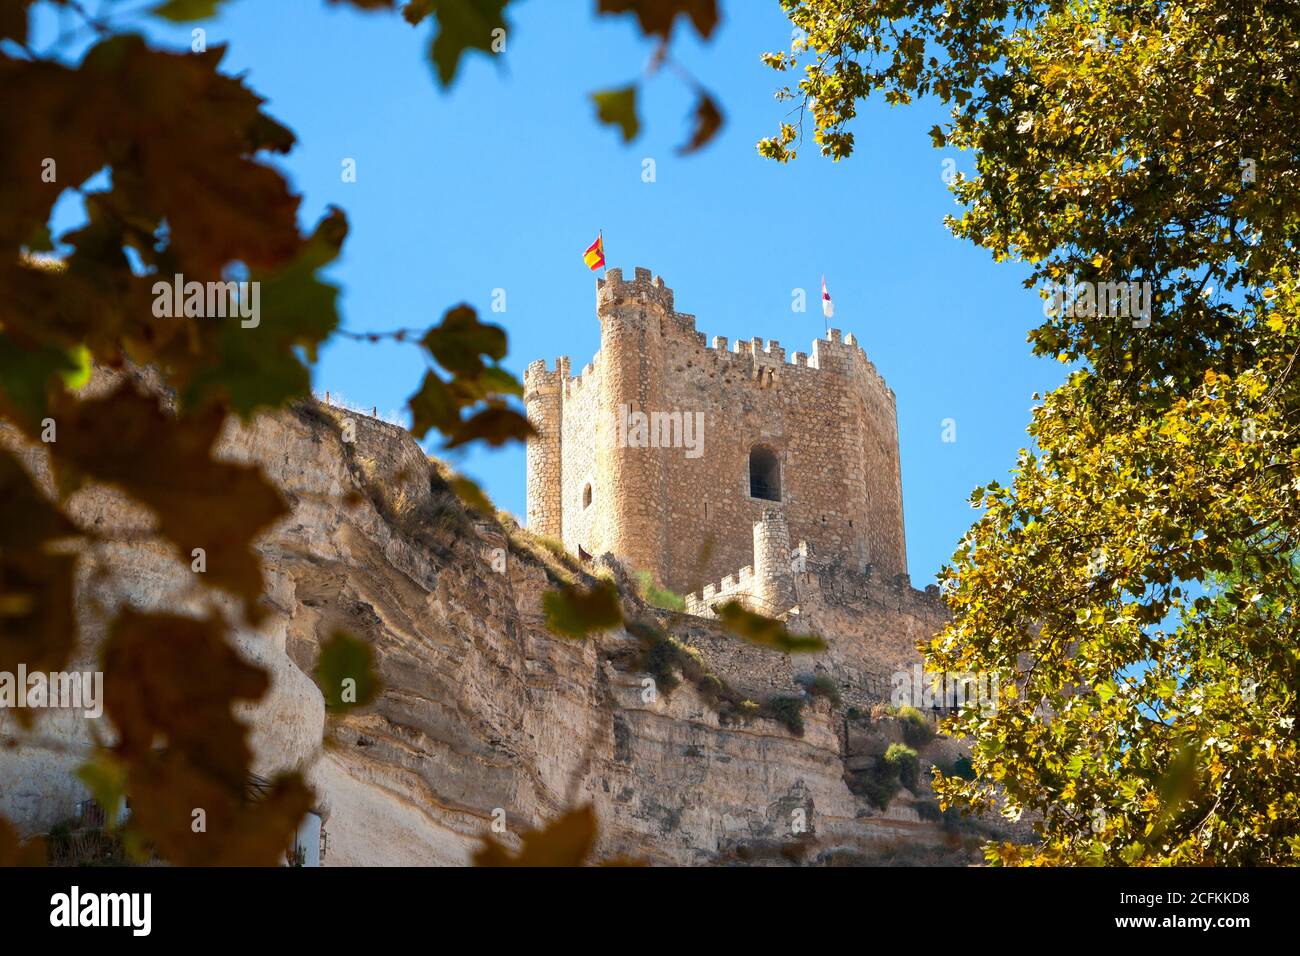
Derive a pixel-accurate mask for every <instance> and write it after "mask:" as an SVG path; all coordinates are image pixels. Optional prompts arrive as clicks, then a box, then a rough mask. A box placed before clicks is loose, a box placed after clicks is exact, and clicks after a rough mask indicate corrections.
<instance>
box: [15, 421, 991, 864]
mask: <svg viewBox="0 0 1300 956" xmlns="http://www.w3.org/2000/svg"><path fill="white" fill-rule="evenodd" d="M345 424H346V429H345ZM0 427H2V426H0ZM352 434H354V435H355V440H351V441H345V440H344V438H345V437H350V436H351V435H352ZM0 437H2V438H3V440H4V441H5V442H6V444H8V445H10V446H11V447H21V450H22V453H23V457H24V459H25V460H26V462H27V463H28V465H29V467H30V468H31V470H32V471H33V473H34V474H36V475H38V476H41V477H45V476H46V467H45V463H44V459H43V453H42V451H41V449H40V448H39V447H32V446H21V445H19V443H18V441H17V439H16V438H15V436H14V433H13V432H12V431H4V432H3V433H0ZM220 456H221V457H223V458H225V459H228V460H230V461H238V462H252V463H256V464H258V465H260V467H261V468H262V469H263V470H264V471H265V472H266V473H267V475H268V476H269V477H270V478H271V479H272V480H273V481H275V482H276V483H277V484H278V485H279V487H280V488H281V489H282V490H283V493H284V494H285V496H286V498H287V499H288V500H289V502H290V503H291V505H292V514H291V515H290V516H289V517H288V518H287V519H285V520H284V521H282V522H281V523H280V524H279V525H278V526H277V527H276V528H275V529H274V530H273V531H272V532H271V533H270V534H268V535H267V536H266V537H265V538H264V539H263V541H262V542H261V544H260V550H261V552H262V555H263V558H264V564H265V569H266V576H267V582H268V588H267V593H266V596H265V598H264V601H266V602H267V605H268V608H269V610H270V611H271V613H270V614H269V615H268V616H267V619H266V623H265V624H264V625H263V626H262V627H260V628H259V630H258V631H256V632H243V633H241V634H240V635H239V637H238V643H239V646H240V649H241V651H242V652H243V653H244V654H246V655H247V656H248V657H250V658H252V659H255V660H257V661H258V662H259V663H260V664H262V665H263V666H264V667H266V668H267V669H268V670H269V671H270V672H271V674H272V676H273V682H272V689H271V691H270V693H269V694H268V695H267V697H266V698H265V699H264V700H262V701H261V702H259V703H258V705H257V706H256V707H255V708H252V709H250V710H249V711H248V714H247V716H248V719H249V720H250V722H251V723H252V725H253V728H254V734H253V743H254V747H255V751H256V754H257V766H256V768H255V769H256V770H257V772H259V773H261V774H264V775H268V776H269V775H271V774H273V773H274V772H275V771H277V770H280V769H286V768H301V769H303V770H304V771H305V772H306V774H307V777H308V780H309V782H310V783H311V784H312V786H313V787H314V789H315V791H316V793H317V799H318V807H319V810H320V812H321V815H322V816H323V817H324V818H325V830H326V833H327V852H326V855H325V858H324V863H325V865H328V866H339V865H367V864H390V865H392V864H398V865H403V864H412V865H417V864H418V865H430V864H432V865H460V864H464V863H466V862H467V860H468V857H469V854H470V852H471V851H472V850H473V849H474V848H475V847H476V846H477V845H478V842H479V840H480V839H481V837H482V836H483V835H484V834H485V833H487V832H489V830H490V827H491V824H492V821H493V819H494V816H495V817H496V818H497V819H504V823H505V826H506V830H507V832H506V834H505V835H503V836H501V837H500V839H502V841H503V842H505V843H507V844H510V843H512V842H514V841H515V839H516V838H515V836H514V834H517V833H518V832H520V831H523V830H526V829H529V828H532V827H536V826H538V825H540V824H543V823H544V822H546V821H548V820H549V819H551V818H553V817H554V816H556V815H558V814H560V813H561V812H562V811H563V810H564V809H566V808H567V807H569V806H572V805H574V804H578V803H584V802H590V803H592V804H593V805H594V808H595V811H596V814H597V818H598V821H599V833H600V837H599V844H598V848H597V855H598V856H600V857H615V856H625V857H637V858H642V859H645V860H647V861H649V862H653V863H675V864H711V863H729V862H768V861H771V862H781V863H784V862H792V861H801V862H805V863H814V862H823V863H826V862H852V861H872V860H898V861H918V862H954V861H964V860H966V859H969V858H971V855H972V846H973V839H972V836H971V834H970V833H964V834H963V833H959V832H957V831H955V830H954V828H952V827H951V826H949V827H947V828H945V827H944V826H943V825H942V824H941V823H940V822H938V821H934V820H933V819H930V820H922V819H921V816H920V815H919V814H918V812H917V810H916V807H915V804H916V803H917V801H916V800H913V799H912V795H911V794H910V793H908V792H907V791H906V790H904V791H902V792H901V794H900V795H899V796H898V797H896V798H895V799H894V800H893V802H892V803H889V804H888V807H887V809H884V810H881V809H878V808H877V807H875V806H874V805H873V804H872V803H871V802H870V801H868V800H867V799H866V798H864V797H863V796H860V795H855V793H854V789H860V788H853V789H851V788H850V783H851V782H852V780H853V779H854V776H853V775H854V773H855V772H859V771H860V769H861V768H862V767H863V766H869V765H870V764H871V762H872V760H873V759H878V756H879V751H880V747H878V746H875V745H874V744H872V743H871V742H870V741H868V743H867V744H862V740H863V739H864V738H863V731H862V730H861V728H860V727H859V728H858V729H857V730H854V729H853V728H851V727H850V723H849V721H848V720H846V719H845V717H844V715H843V714H842V713H841V712H839V711H838V710H835V709H833V708H832V706H831V705H830V704H829V703H828V702H827V701H826V700H825V699H824V698H818V697H814V698H810V699H809V701H808V703H807V704H806V705H805V707H804V711H803V722H804V730H803V733H802V735H797V734H795V733H793V732H791V731H790V730H789V729H787V728H786V727H785V726H783V725H782V724H781V723H779V722H777V721H775V720H772V719H767V718H764V717H756V716H752V715H747V716H746V717H745V718H743V719H741V718H738V717H737V716H736V715H735V714H734V713H725V712H724V713H720V712H719V708H718V707H717V706H716V700H715V699H714V698H713V697H711V696H710V694H708V693H705V692H703V691H701V690H700V689H699V687H697V686H696V685H695V684H693V683H692V682H691V681H689V680H687V681H683V683H682V684H681V686H679V687H677V688H676V689H674V690H672V692H671V693H666V692H663V691H659V692H657V693H654V694H650V693H648V692H647V684H646V674H645V673H644V672H642V671H641V670H639V669H638V663H637V662H638V661H639V660H640V659H641V657H640V646H641V645H640V644H639V643H638V641H637V638H636V637H634V636H633V635H631V634H629V633H628V632H626V631H623V630H618V631H614V632H610V633H607V634H604V635H601V636H600V637H598V638H593V639H589V640H585V641H573V640H566V639H562V638H557V637H554V636H552V635H551V634H549V633H548V632H547V630H546V629H545V627H544V625H543V616H542V611H541V596H542V594H543V593H544V592H545V591H546V590H547V589H549V588H553V587H554V586H555V584H556V583H557V580H559V579H560V578H562V577H565V576H570V577H571V576H573V575H578V576H581V574H582V570H581V568H579V567H577V566H575V565H574V564H573V562H572V559H562V558H561V557H557V556H555V555H550V554H548V553H547V552H546V550H545V548H543V547H540V546H539V545H538V543H537V542H536V541H535V540H534V539H531V538H530V537H529V536H528V535H527V534H526V532H523V531H522V530H521V529H519V528H518V527H517V526H514V525H513V523H512V522H510V521H508V520H507V521H505V522H504V523H502V522H499V521H498V520H497V519H496V518H495V517H493V518H485V517H483V516H478V515H476V514H475V513H473V512H469V511H467V510H466V509H465V507H464V506H463V505H462V504H461V503H460V502H459V500H458V499H457V498H456V497H455V496H454V495H453V494H451V493H450V491H448V490H447V488H446V486H445V484H444V482H443V480H442V478H441V477H440V476H439V469H438V467H437V466H436V465H435V464H434V463H432V462H430V461H429V460H428V459H427V458H426V457H425V455H424V453H423V452H422V450H421V449H420V447H419V446H418V445H417V444H416V443H415V442H414V440H413V439H412V438H411V437H410V435H409V434H408V433H406V432H405V431H403V430H402V429H400V428H398V427H396V426H393V425H390V424H387V423H385V422H382V421H378V420H376V419H373V418H369V417H366V416H362V415H359V414H356V413H352V412H348V411H346V410H342V409H337V408H332V407H330V406H326V405H322V404H319V403H315V402H312V403H307V404H305V405H303V406H301V407H299V408H297V409H295V410H292V411H286V412H282V413H279V414H275V415H267V416H263V417H261V418H259V419H257V420H256V421H255V422H253V423H251V424H249V425H241V424H238V423H230V424H229V425H228V427H227V430H226V433H225V434H224V436H223V439H222V442H221V446H220ZM71 508H72V512H73V514H74V516H75V518H76V520H77V521H78V522H79V523H81V524H82V525H83V526H94V527H96V528H97V529H98V530H99V531H100V532H101V533H103V534H107V535H108V537H109V538H110V539H112V542H111V543H109V544H107V545H104V546H102V547H100V548H98V549H97V551H96V553H95V555H94V559H93V560H91V559H89V558H88V559H87V560H86V561H85V562H83V564H84V567H83V568H82V573H81V575H80V580H79V587H78V609H79V612H80V615H81V621H82V642H81V645H80V647H79V652H78V660H79V662H80V664H81V666H82V667H90V666H91V664H92V663H93V661H94V660H95V659H96V655H97V646H98V642H99V641H100V640H101V639H102V637H103V633H104V625H105V622H106V621H107V620H108V619H109V618H111V616H112V614H113V613H114V612H115V610H116V609H117V608H118V607H120V606H122V605H124V604H129V605H133V606H135V607H138V608H142V609H148V610H158V609H168V610H172V611H182V612H184V611H187V610H192V611H194V612H195V613H198V612H199V609H200V608H202V607H203V606H205V604H206V602H208V601H210V600H211V598H210V596H209V595H208V593H207V592H206V591H205V590H204V589H201V588H196V587H195V585H194V577H193V575H192V573H191V571H190V569H189V567H188V566H185V565H182V564H180V563H179V562H178V561H176V560H175V558H174V557H172V555H171V553H170V552H169V551H168V550H167V549H165V548H164V547H162V546H161V544H159V543H158V542H157V541H156V540H155V539H153V538H152V537H151V535H150V533H149V530H150V528H151V518H150V515H149V514H148V513H147V512H145V511H144V510H143V509H140V508H138V507H136V506H135V505H133V504H132V503H131V502H130V501H128V500H126V499H125V498H124V497H123V496H121V495H119V494H117V493H115V492H114V491H112V490H110V489H103V488H92V489H87V490H83V491H81V492H79V493H78V494H77V495H76V496H75V497H74V499H73V501H72V505H71ZM97 564H99V565H102V567H106V568H107V569H109V570H110V571H111V572H112V573H111V574H107V575H106V574H101V573H97V571H96V565H97ZM610 573H612V574H614V576H615V577H617V578H618V580H620V581H621V582H623V583H624V585H626V580H625V579H624V578H623V577H622V576H621V573H620V572H619V569H618V568H617V567H616V566H614V567H612V569H611V572H610ZM624 599H625V602H626V603H627V607H628V609H629V611H630V612H631V613H633V614H634V615H643V616H646V617H648V618H654V617H656V616H657V617H658V619H659V622H660V624H661V625H663V626H664V627H666V628H667V629H668V631H669V632H671V633H675V634H676V635H677V636H678V638H679V640H681V641H682V642H683V643H684V644H685V645H687V646H694V647H698V648H699V652H698V653H699V655H703V656H702V657H700V659H701V660H702V661H703V662H704V664H703V666H704V667H705V668H706V669H707V668H708V666H709V663H708V655H709V653H710V648H721V647H724V646H727V645H730V647H731V650H730V651H729V652H728V653H727V654H726V655H725V656H726V657H727V662H728V663H727V674H728V675H729V679H730V678H731V677H734V676H735V675H737V674H739V675H740V676H741V677H743V676H744V672H745V671H746V668H747V667H748V665H747V664H746V663H745V662H746V661H753V662H754V668H753V670H754V673H755V674H756V675H758V674H761V675H762V676H761V677H756V678H755V680H754V681H752V682H751V684H752V686H751V687H747V688H745V689H744V690H745V693H751V692H752V693H753V694H754V695H756V696H757V695H759V694H760V693H761V692H762V691H763V690H764V688H767V689H768V690H769V692H776V691H780V692H783V693H786V694H791V695H798V694H799V693H800V692H799V690H798V688H797V687H796V686H794V685H793V683H788V684H787V686H785V687H781V686H779V685H780V684H782V683H784V682H786V681H787V676H786V675H788V674H789V673H792V668H798V669H801V670H811V669H812V668H813V667H814V666H815V664H816V659H809V660H806V661H805V659H802V658H801V659H799V660H797V661H794V662H791V661H790V659H789V658H785V657H784V656H783V655H780V654H779V653H777V652H775V651H768V650H763V649H757V648H751V647H749V646H748V645H740V644H739V643H738V642H737V641H736V639H735V638H731V637H728V636H726V635H724V634H723V633H722V632H721V631H718V630H717V626H716V624H714V623H712V622H708V621H701V620H699V619H696V618H686V617H685V616H684V615H673V614H669V613H666V612H657V611H655V610H654V609H650V608H647V607H645V605H643V604H642V603H641V602H640V599H639V598H638V597H636V595H635V594H634V593H630V589H627V588H626V587H625V594H624ZM337 627H343V628H346V629H347V630H348V631H350V632H351V633H352V634H354V635H356V636H358V637H360V638H362V639H364V640H365V641H367V642H368V643H369V644H370V645H371V646H372V647H373V649H374V651H375V655H376V659H377V663H378V671H379V673H380V676H381V678H382V680H383V682H384V691H383V694H382V696H381V698H380V699H379V700H377V701H376V702H375V703H374V704H372V705H371V706H369V707H367V708H365V709H364V710H363V711H361V712H359V713H355V714H352V715H350V716H348V717H346V718H343V719H341V720H330V721H327V719H326V715H325V709H324V703H323V700H322V697H321V695H320V693H319V691H318V690H317V688H316V686H315V684H314V683H313V681H312V679H311V678H310V677H309V676H308V675H310V674H311V673H312V672H313V670H314V667H315V662H316V657H317V654H318V647H319V642H320V640H322V639H323V638H324V637H326V636H327V635H328V634H329V633H330V632H331V631H332V630H333V629H335V628H337ZM846 647H847V648H848V650H846ZM851 648H852V645H845V646H841V647H838V648H835V649H834V653H832V654H829V655H819V657H822V658H826V659H827V660H829V661H830V662H831V663H832V664H834V663H836V661H842V659H843V658H844V657H845V656H846V655H849V656H851ZM94 724H95V722H94V721H90V720H86V719H84V718H82V717H81V716H79V715H74V714H71V713H63V712H49V713H46V714H43V715H42V716H41V717H40V719H39V720H38V721H37V723H36V726H35V728H34V730H33V731H32V732H22V731H19V730H18V729H17V728H16V727H15V725H14V724H13V723H12V721H10V720H9V717H8V715H6V714H4V713H3V712H0V735H3V736H4V737H5V738H7V740H8V741H9V742H10V743H11V744H15V746H10V747H6V748H5V749H3V750H2V751H0V781H3V785H2V786H0V813H2V814H4V815H5V816H6V817H8V818H9V819H11V820H14V821H15V822H17V823H18V824H19V825H20V826H21V827H22V828H23V829H24V830H25V831H27V832H39V831H42V830H44V829H46V828H48V827H49V826H51V825H53V824H54V823H56V822H57V821H59V820H61V819H65V818H67V817H68V816H70V815H71V813H72V811H73V808H74V806H75V804H76V802H77V801H78V800H80V799H84V797H85V796H86V794H85V792H84V790H83V789H82V787H81V785H80V784H79V783H78V782H77V781H76V779H75V778H74V777H73V774H72V771H73V769H74V768H75V767H76V766H77V765H78V764H79V763H80V762H81V761H82V760H83V759H84V757H85V755H86V753H88V752H89V746H90V740H91V735H92V733H94V732H95V731H96V728H94V727H93V725H94ZM104 729H106V728H104ZM876 731H877V732H876V733H875V738H873V739H876V738H878V739H879V740H883V739H885V737H887V736H888V734H889V733H890V731H888V729H887V728H885V729H882V728H879V727H878V728H876ZM881 734H884V735H885V737H881V736H880V735H881ZM867 736H868V737H871V736H872V735H871V734H870V733H868V734H867ZM323 738H325V739H327V740H328V744H322V740H323ZM854 741H857V743H854ZM877 742H878V741H877ZM873 747H874V748H875V751H876V753H875V755H874V757H873V753H872V750H873ZM922 756H923V758H925V757H926V756H927V753H926V752H924V751H923V754H922ZM934 759H940V758H939V757H935V758H934ZM850 764H852V766H850ZM924 764H925V760H924V759H923V766H924ZM927 776H928V774H927V773H925V772H923V773H922V777H923V778H924V777H927ZM924 788H925V787H924V784H922V785H921V786H920V787H919V788H918V789H924ZM931 816H932V815H931Z"/></svg>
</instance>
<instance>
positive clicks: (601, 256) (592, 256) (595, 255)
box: [582, 233, 605, 272]
mask: <svg viewBox="0 0 1300 956" xmlns="http://www.w3.org/2000/svg"><path fill="white" fill-rule="evenodd" d="M582 261H583V262H585V263H586V264H587V268H588V269H590V270H591V271H592V272H595V271H596V270H597V269H603V268H605V238H604V233H600V234H598V235H597V236H596V241H595V242H593V243H592V244H591V245H589V246H588V247H587V251H586V252H584V253H583V254H582Z"/></svg>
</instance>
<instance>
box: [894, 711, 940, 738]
mask: <svg viewBox="0 0 1300 956" xmlns="http://www.w3.org/2000/svg"><path fill="white" fill-rule="evenodd" d="M898 719H899V722H900V723H901V724H902V725H903V739H904V740H906V741H907V742H908V744H909V745H910V746H912V747H924V746H925V745H926V744H928V743H929V742H930V741H931V740H933V739H934V727H933V726H931V724H930V721H929V720H928V719H926V716H925V714H923V713H921V712H920V711H919V710H917V709H916V708H915V707H900V708H899V709H898Z"/></svg>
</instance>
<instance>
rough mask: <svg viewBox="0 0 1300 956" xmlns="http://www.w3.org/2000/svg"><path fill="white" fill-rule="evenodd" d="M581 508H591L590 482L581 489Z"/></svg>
mask: <svg viewBox="0 0 1300 956" xmlns="http://www.w3.org/2000/svg"><path fill="white" fill-rule="evenodd" d="M582 506H583V507H584V508H590V507H591V483H590V482H588V483H587V485H586V486H584V487H583V489H582Z"/></svg>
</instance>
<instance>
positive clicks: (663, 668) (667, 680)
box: [641, 639, 681, 694]
mask: <svg viewBox="0 0 1300 956" xmlns="http://www.w3.org/2000/svg"><path fill="white" fill-rule="evenodd" d="M677 666H678V665H677V648H676V646H675V645H674V642H673V641H672V640H671V639H668V640H662V641H656V642H655V643H654V644H652V645H651V646H650V649H649V650H648V651H646V654H645V659H644V660H643V661H642V662H641V669H642V670H644V671H645V672H646V673H647V674H649V675H650V676H651V677H653V678H654V680H655V686H656V688H657V689H658V691H659V693H661V694H671V693H672V692H673V691H674V690H676V689H677V687H678V686H680V684H681V681H680V680H678V679H677Z"/></svg>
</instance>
